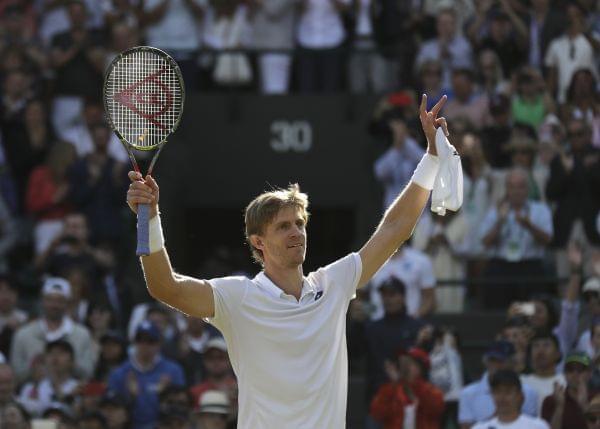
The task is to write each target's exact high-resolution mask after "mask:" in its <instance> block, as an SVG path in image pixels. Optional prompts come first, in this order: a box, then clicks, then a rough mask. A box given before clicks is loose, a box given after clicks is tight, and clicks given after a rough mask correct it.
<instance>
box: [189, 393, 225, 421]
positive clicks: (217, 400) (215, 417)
mask: <svg viewBox="0 0 600 429" xmlns="http://www.w3.org/2000/svg"><path fill="white" fill-rule="evenodd" d="M230 418H231V405H230V402H229V398H228V397H227V395H226V394H225V393H224V392H222V391H220V390H207V391H206V392H204V394H203V395H202V397H201V398H200V401H199V402H198V406H197V408H196V410H195V411H194V416H193V419H194V423H195V424H196V427H197V429H226V428H227V423H228V421H229V420H230Z"/></svg>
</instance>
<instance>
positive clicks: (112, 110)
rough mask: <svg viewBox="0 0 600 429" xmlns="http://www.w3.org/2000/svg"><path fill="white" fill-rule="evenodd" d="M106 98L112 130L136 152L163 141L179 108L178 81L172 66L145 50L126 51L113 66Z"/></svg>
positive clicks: (171, 128)
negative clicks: (136, 149) (113, 128)
mask: <svg viewBox="0 0 600 429" xmlns="http://www.w3.org/2000/svg"><path fill="white" fill-rule="evenodd" d="M106 98H107V110H108V113H109V115H110V116H111V119H112V121H113V125H114V127H115V129H116V130H118V131H119V133H120V134H121V135H122V137H123V138H124V139H125V140H126V141H127V143H129V144H130V145H131V146H133V147H136V148H138V149H151V148H153V147H156V146H157V145H159V144H160V143H162V142H163V141H165V139H166V138H167V136H168V135H169V134H170V133H171V132H172V131H173V129H174V127H175V126H176V124H177V121H178V120H179V117H180V116H181V110H182V107H183V91H182V87H181V81H180V78H179V75H178V74H177V73H176V71H175V70H174V68H173V65H172V64H171V63H170V62H169V61H168V60H167V59H166V58H164V57H163V56H161V55H159V54H157V53H155V52H153V51H148V50H138V51H133V52H130V53H128V54H126V55H124V56H123V57H122V58H121V59H120V60H119V61H118V62H117V63H116V64H115V65H114V68H113V70H112V71H111V73H110V75H109V76H108V79H107V85H106Z"/></svg>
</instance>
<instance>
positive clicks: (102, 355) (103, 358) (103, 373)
mask: <svg viewBox="0 0 600 429" xmlns="http://www.w3.org/2000/svg"><path fill="white" fill-rule="evenodd" d="M126 360H127V343H126V342H125V340H124V338H123V336H122V335H120V334H119V333H118V332H115V331H108V332H107V333H105V334H104V335H102V337H101V338H100V352H99V356H98V363H97V364H96V369H95V371H94V379H95V380H98V381H101V382H103V383H107V382H108V378H109V376H110V374H111V372H112V371H113V370H114V369H116V368H118V367H120V366H121V365H122V364H123V363H124V362H125V361H126Z"/></svg>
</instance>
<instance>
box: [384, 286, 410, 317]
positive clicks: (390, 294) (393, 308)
mask: <svg viewBox="0 0 600 429" xmlns="http://www.w3.org/2000/svg"><path fill="white" fill-rule="evenodd" d="M380 293H381V300H382V301H383V310H384V311H385V314H388V315H389V314H398V313H401V312H402V311H404V305H405V299H404V294H403V293H402V292H401V291H398V290H395V289H391V288H381V291H380Z"/></svg>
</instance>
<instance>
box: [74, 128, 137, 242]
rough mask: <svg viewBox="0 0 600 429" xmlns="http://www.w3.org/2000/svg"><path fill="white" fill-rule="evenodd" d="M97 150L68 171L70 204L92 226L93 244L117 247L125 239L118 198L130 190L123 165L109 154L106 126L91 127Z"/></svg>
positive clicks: (109, 131)
mask: <svg viewBox="0 0 600 429" xmlns="http://www.w3.org/2000/svg"><path fill="white" fill-rule="evenodd" d="M90 133H91V135H92V142H93V144H94V149H93V151H92V152H91V153H89V154H87V155H86V156H85V157H83V158H82V159H80V160H78V161H76V162H75V163H74V164H73V166H72V167H71V170H70V171H69V188H70V190H71V192H70V199H71V201H72V202H73V203H74V204H75V205H76V206H77V207H78V209H79V210H81V211H82V212H83V213H84V214H85V216H86V218H87V220H88V225H89V226H90V240H91V241H92V242H93V243H96V244H99V243H111V244H112V243H116V242H117V241H118V240H119V237H122V235H123V231H122V228H121V224H122V222H121V216H120V210H119V209H120V208H122V202H121V201H120V200H119V199H118V197H117V195H120V194H122V193H123V192H125V190H126V187H127V182H125V179H126V173H125V168H124V165H123V164H122V163H120V162H118V161H117V160H116V159H114V158H113V157H112V156H111V155H110V154H109V151H108V148H109V145H110V137H111V134H112V132H111V130H110V129H109V128H108V126H107V125H106V124H104V123H98V124H95V125H93V126H92V127H90Z"/></svg>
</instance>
